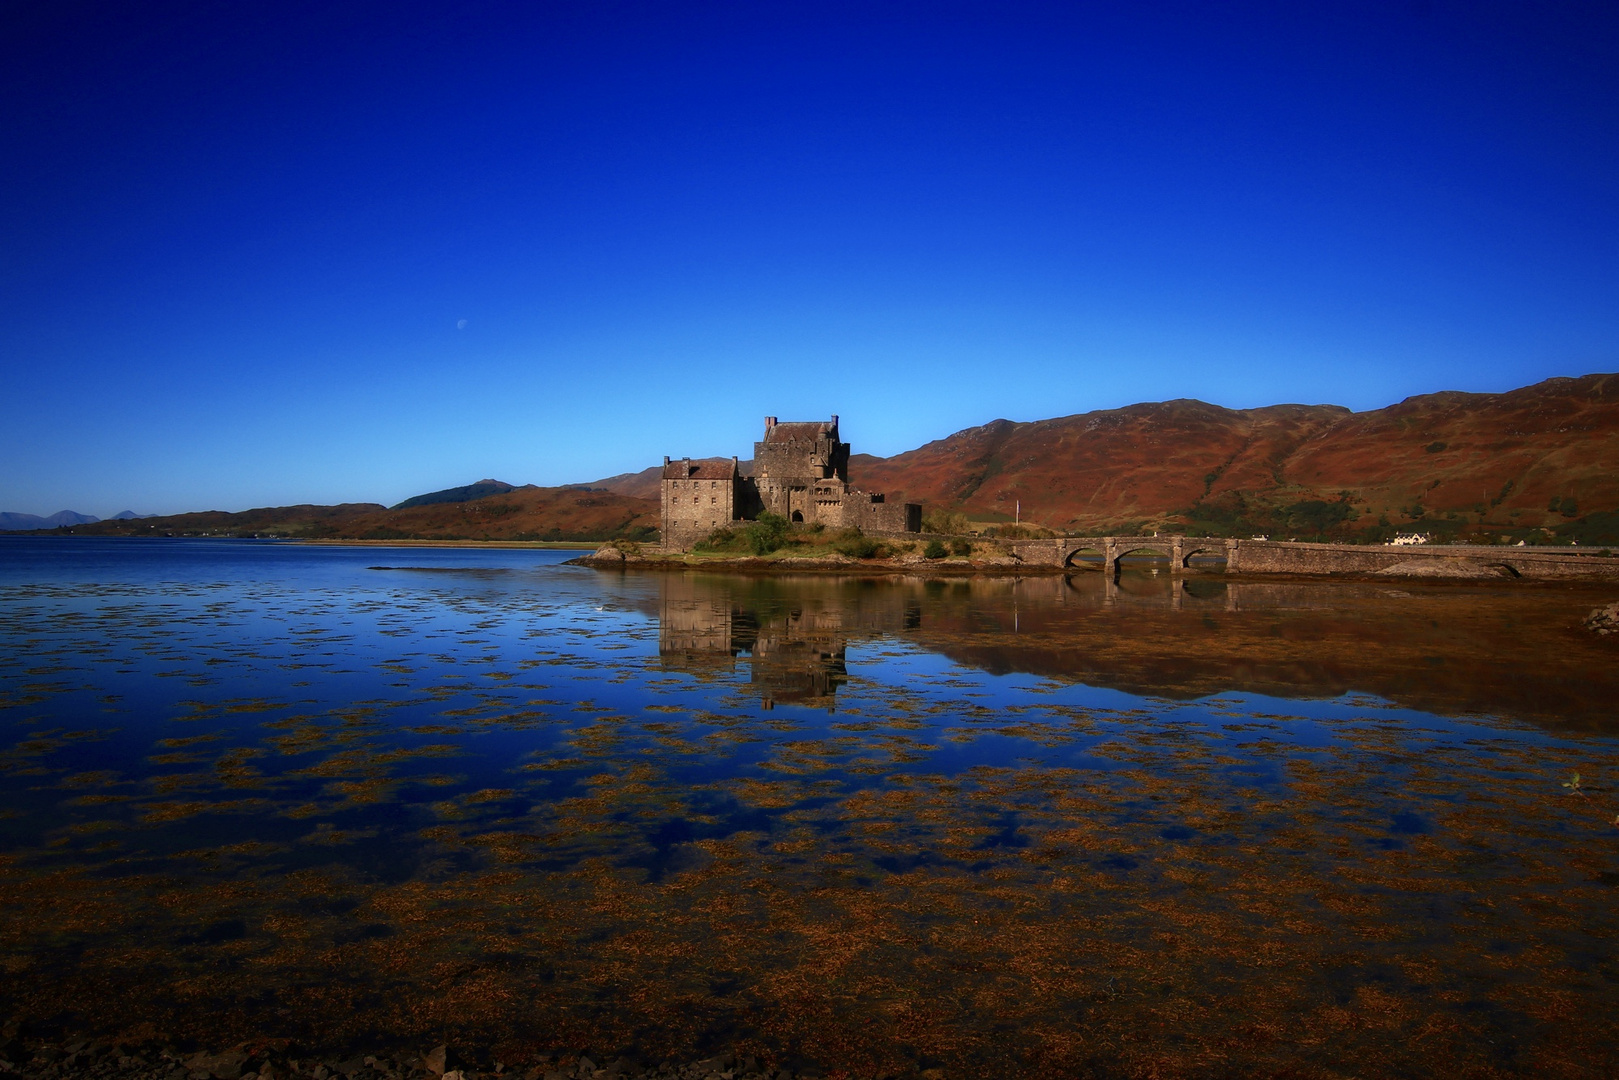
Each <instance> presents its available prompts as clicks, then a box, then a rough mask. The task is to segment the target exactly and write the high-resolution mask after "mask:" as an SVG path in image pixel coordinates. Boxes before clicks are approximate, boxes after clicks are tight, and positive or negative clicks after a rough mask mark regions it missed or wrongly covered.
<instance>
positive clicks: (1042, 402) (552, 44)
mask: <svg viewBox="0 0 1619 1080" xmlns="http://www.w3.org/2000/svg"><path fill="white" fill-rule="evenodd" d="M1614 370H1619V5H1615V4H1613V3H1611V2H1602V3H1591V4H1573V3H1556V2H1539V3H1536V2H1529V0H1515V2H1512V3H1489V2H1477V0H1466V2H1457V3H1450V2H1444V0H1433V2H1423V0H1415V2H1406V3H1397V4H1396V3H1390V4H1369V3H1329V4H1300V3H1297V2H1294V0H1287V2H1282V3H1276V4H1253V3H1241V2H1207V0H1199V2H1196V3H1185V4H1155V3H1134V2H1130V3H1126V2H1122V0H1121V2H1116V3H1077V2H1076V3H1064V4H1052V5H1041V4H1020V3H1015V2H1013V3H1008V2H1001V0H985V2H982V3H952V2H950V0H926V2H921V3H915V4H905V3H886V4H885V3H871V2H870V0H863V2H859V3H848V4H843V3H839V2H837V0H814V2H810V3H794V2H790V0H770V2H761V0H754V2H750V3H736V4H732V3H725V2H717V0H716V2H682V0H661V2H656V3H634V2H610V0H554V2H539V3H524V4H512V5H505V4H495V3H479V2H476V0H474V2H469V3H455V4H433V5H426V4H417V3H412V2H409V0H387V2H370V0H319V2H297V0H277V2H275V3H262V4H261V3H252V2H243V0H223V2H219V3H168V2H163V0H144V2H142V3H133V4H131V3H117V4H114V3H100V4H97V3H83V2H75V0H53V2H51V3H24V2H21V0H0V395H3V396H0V400H3V405H4V413H3V421H0V510H11V511H21V512H30V513H41V514H48V513H52V512H54V511H56V510H60V509H64V508H71V509H74V510H78V511H81V512H86V513H95V514H100V515H103V516H105V515H108V514H111V513H113V512H115V511H118V510H121V509H125V508H129V509H134V510H136V511H140V512H163V513H169V512H177V511H183V510H196V509H210V508H217V509H227V510H237V509H245V508H247V507H251V506H264V505H278V504H286V503H293V502H339V501H379V502H387V503H392V502H396V501H398V500H399V499H402V498H404V497H406V496H409V495H412V494H416V493H419V492H423V491H428V490H433V489H436V488H441V487H446V486H451V485H455V484H463V483H469V482H471V481H473V480H477V479H479V478H482V477H486V476H493V477H497V478H499V479H502V480H507V481H510V482H512V483H539V484H554V483H563V482H576V481H583V480H590V479H593V478H596V477H600V476H605V475H608V474H611V473H615V472H622V471H630V470H635V469H640V468H643V467H645V466H647V465H650V464H654V463H656V462H657V461H659V460H661V455H663V454H672V455H676V456H679V455H683V454H690V455H693V456H697V455H706V454H726V455H729V454H732V453H739V454H742V455H744V456H746V455H747V454H748V453H749V452H750V450H751V444H752V441H753V440H754V439H756V438H758V437H759V431H760V429H761V427H762V418H763V416H764V415H765V414H767V413H773V414H777V415H780V416H782V417H783V418H803V419H808V418H817V417H822V416H825V415H827V414H830V413H834V412H836V413H839V414H841V416H842V418H843V431H844V436H845V438H847V439H849V440H850V441H851V442H853V443H854V447H855V450H856V451H864V452H870V453H877V454H884V455H887V454H893V453H897V452H899V451H902V450H906V449H909V448H911V447H914V446H917V445H920V444H921V443H923V442H926V441H928V440H931V439H935V438H940V437H943V436H944V435H947V434H949V433H950V432H952V431H956V430H959V429H960V428H963V427H968V426H971V425H974V424H979V423H984V422H987V421H989V420H992V419H995V418H996V417H1008V418H1011V419H1018V420H1028V419H1038V418H1041V417H1048V416H1061V415H1066V414H1070V413H1075V412H1083V411H1086V410H1089V409H1096V408H1109V407H1114V406H1119V405H1126V404H1130V403H1132V402H1136V401H1156V400H1163V399H1167V398H1176V397H1197V398H1202V399H1204V400H1206V401H1212V402H1216V403H1219V404H1222V405H1228V406H1232V407H1244V406H1255V405H1264V404H1272V403H1276V402H1287V401H1299V402H1310V403H1316V402H1334V403H1338V404H1343V405H1348V406H1350V407H1352V408H1356V409H1368V408H1377V407H1380V406H1383V405H1387V404H1389V403H1391V402H1394V401H1398V400H1399V399H1401V398H1403V397H1406V396H1408V395H1411V394H1418V393H1426V392H1430V391H1434V390H1441V389H1462V390H1479V391H1496V390H1505V389H1510V388H1512V387H1515V386H1521V385H1524V384H1527V383H1531V382H1535V381H1538V380H1540V379H1542V378H1545V377H1548V376H1551V375H1580V374H1585V373H1588V372H1592V371H1614Z"/></svg>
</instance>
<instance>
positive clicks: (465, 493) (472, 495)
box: [391, 480, 515, 510]
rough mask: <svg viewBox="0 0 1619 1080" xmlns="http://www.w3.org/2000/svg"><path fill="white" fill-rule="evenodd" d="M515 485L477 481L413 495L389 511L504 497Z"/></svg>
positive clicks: (502, 482) (492, 481)
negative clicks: (493, 496)
mask: <svg viewBox="0 0 1619 1080" xmlns="http://www.w3.org/2000/svg"><path fill="white" fill-rule="evenodd" d="M514 487H515V485H512V484H508V483H505V482H504V481H501V480H479V481H478V482H477V483H476V484H466V485H464V486H462V487H453V488H445V489H444V490H442V491H430V492H428V493H427V494H426V495H413V496H411V497H410V498H408V499H406V500H405V501H404V502H402V503H397V504H395V505H394V506H393V507H391V509H394V510H408V509H410V508H411V507H413V506H432V505H433V504H434V503H463V502H471V501H472V500H474V499H482V498H486V497H488V496H490V495H504V494H506V492H508V491H511V490H513V489H514Z"/></svg>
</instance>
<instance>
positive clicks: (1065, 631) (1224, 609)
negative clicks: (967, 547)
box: [659, 573, 1619, 726]
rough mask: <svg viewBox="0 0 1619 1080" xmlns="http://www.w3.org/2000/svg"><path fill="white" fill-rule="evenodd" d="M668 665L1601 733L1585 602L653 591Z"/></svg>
mask: <svg viewBox="0 0 1619 1080" xmlns="http://www.w3.org/2000/svg"><path fill="white" fill-rule="evenodd" d="M660 589H661V594H660V617H661V630H660V634H659V652H660V654H661V656H662V659H663V664H664V666H665V667H667V668H670V669H678V670H683V671H691V672H697V673H703V672H713V671H714V669H715V668H716V667H721V668H725V669H731V668H734V667H735V665H736V662H737V659H738V658H739V657H743V656H745V657H746V658H747V663H748V665H749V671H750V681H751V684H752V686H753V687H754V689H755V690H756V692H757V693H758V694H759V695H760V697H761V698H762V699H763V700H764V701H765V702H766V703H767V704H773V703H775V702H789V701H790V702H797V703H802V704H812V705H817V706H823V707H831V706H832V705H833V703H834V697H835V694H836V692H837V688H838V686H840V685H841V684H842V683H843V682H844V680H845V678H846V663H847V660H846V649H847V645H848V643H849V641H850V640H851V639H853V640H861V639H869V638H876V637H882V636H888V635H900V634H903V635H905V636H906V637H907V638H908V639H910V640H911V641H913V642H914V643H916V644H918V645H921V646H923V647H925V648H927V649H929V650H932V651H935V652H938V653H941V654H943V655H945V656H948V657H950V658H951V659H953V660H955V661H957V662H958V663H962V664H966V665H969V666H972V667H975V668H980V669H983V670H987V671H991V672H996V673H1009V672H1027V673H1032V674H1038V675H1046V676H1051V677H1055V678H1061V679H1072V680H1077V681H1080V682H1083V683H1086V684H1089V685H1095V686H1103V687H1109V688H1113V689H1119V690H1125V691H1129V692H1131V693H1136V694H1149V695H1157V696H1165V697H1177V698H1180V697H1201V696H1206V695H1209V694H1216V693H1220V692H1225V691H1247V692H1258V693H1265V694H1272V695H1276V696H1279V697H1304V698H1321V697H1336V696H1339V695H1341V694H1344V693H1348V692H1352V691H1353V692H1364V693H1370V694H1375V695H1377V696H1379V697H1383V698H1387V699H1389V700H1391V701H1394V702H1396V703H1398V704H1401V705H1406V706H1409V707H1413V708H1420V709H1424V710H1427V711H1431V712H1436V713H1441V714H1456V713H1500V714H1504V715H1512V716H1520V717H1523V718H1525V719H1535V720H1540V721H1548V722H1558V723H1575V724H1579V725H1581V726H1609V725H1611V724H1612V723H1613V721H1612V720H1611V719H1610V718H1609V713H1610V711H1611V710H1610V708H1609V705H1610V703H1611V702H1612V701H1613V700H1614V697H1615V692H1616V691H1619V676H1616V675H1615V665H1614V664H1613V659H1614V658H1613V656H1612V653H1613V649H1612V647H1611V643H1610V642H1606V641H1604V640H1602V639H1599V638H1596V637H1595V636H1594V635H1590V634H1588V633H1587V632H1586V631H1584V630H1583V629H1582V628H1581V627H1580V620H1581V618H1582V617H1583V616H1584V615H1585V613H1586V612H1588V611H1589V610H1590V609H1591V608H1592V607H1594V606H1596V605H1597V604H1599V603H1603V602H1607V601H1608V600H1610V599H1611V596H1609V595H1608V594H1609V593H1610V592H1611V588H1610V589H1606V590H1605V589H1603V588H1601V587H1597V588H1596V589H1593V588H1592V587H1590V586H1584V585H1581V586H1564V585H1559V586H1555V587H1541V586H1538V585H1534V586H1526V585H1524V584H1522V583H1517V584H1507V585H1495V584H1491V585H1482V586H1481V585H1465V586H1463V585H1456V584H1452V583H1446V584H1443V585H1431V584H1406V583H1402V584H1401V585H1400V586H1398V587H1391V586H1388V585H1382V584H1376V583H1349V582H1343V583H1339V582H1287V583H1282V582H1243V581H1226V580H1224V579H1222V578H1220V577H1219V576H1215V575H1210V576H1194V577H1188V578H1184V579H1182V578H1171V577H1170V576H1169V575H1168V574H1163V575H1152V574H1145V573H1143V574H1132V573H1126V574H1124V575H1123V576H1122V577H1121V578H1120V579H1119V580H1118V581H1113V580H1111V579H1110V578H1108V577H1107V576H1105V575H1103V574H1099V573H1096V574H1077V575H1073V576H1070V577H1066V578H1063V577H1035V578H1022V579H1015V578H972V579H946V580H928V579H919V578H895V579H891V580H873V579H870V578H861V579H843V578H832V577H808V576H806V577H803V578H780V577H773V578H757V577H745V576H725V575H695V574H694V575H664V576H662V578H661V585H660Z"/></svg>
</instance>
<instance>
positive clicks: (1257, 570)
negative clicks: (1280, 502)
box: [1000, 536, 1619, 579]
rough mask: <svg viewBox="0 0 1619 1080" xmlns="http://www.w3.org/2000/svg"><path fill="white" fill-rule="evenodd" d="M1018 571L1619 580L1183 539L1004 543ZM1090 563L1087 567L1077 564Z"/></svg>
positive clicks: (1499, 559)
mask: <svg viewBox="0 0 1619 1080" xmlns="http://www.w3.org/2000/svg"><path fill="white" fill-rule="evenodd" d="M1000 543H1001V544H1002V545H1003V546H1004V547H1005V548H1006V549H1007V550H1008V551H1010V552H1011V553H1012V554H1013V555H1014V557H1016V558H1017V559H1018V561H1020V562H1021V563H1022V564H1023V565H1025V566H1028V567H1031V568H1033V567H1048V568H1060V569H1074V568H1082V567H1089V566H1093V565H1094V560H1095V558H1096V557H1097V556H1100V557H1101V563H1102V567H1103V569H1105V570H1107V571H1109V572H1111V573H1117V572H1118V570H1119V560H1120V559H1122V558H1124V557H1125V556H1127V555H1145V554H1151V555H1160V556H1162V557H1164V558H1167V559H1168V560H1169V571H1170V573H1172V574H1180V573H1186V572H1189V571H1195V568H1194V567H1192V566H1191V565H1190V564H1191V561H1192V559H1193V558H1194V557H1196V556H1200V555H1201V556H1213V557H1218V558H1223V559H1224V560H1225V563H1226V572H1227V573H1230V574H1312V575H1342V574H1353V575H1373V576H1379V577H1443V578H1597V579H1604V578H1607V579H1612V578H1619V557H1614V558H1610V557H1606V556H1604V555H1602V554H1600V553H1598V552H1594V551H1585V552H1579V551H1570V550H1569V549H1567V548H1556V549H1546V548H1516V547H1496V546H1490V545H1478V546H1473V545H1451V544H1445V545H1433V546H1428V545H1413V546H1411V547H1391V546H1385V545H1380V544H1378V545H1373V544H1299V543H1292V542H1288V541H1280V540H1225V539H1199V538H1197V537H1187V536H1064V537H1058V538H1056V539H1052V540H1003V541H1000ZM1083 555H1089V556H1091V558H1090V559H1089V560H1087V559H1085V558H1083V557H1082V556H1083Z"/></svg>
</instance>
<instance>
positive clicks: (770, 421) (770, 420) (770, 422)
mask: <svg viewBox="0 0 1619 1080" xmlns="http://www.w3.org/2000/svg"><path fill="white" fill-rule="evenodd" d="M775 426H776V418H775V417H774V416H767V417H765V430H766V431H769V430H770V429H771V428H773V427H775Z"/></svg>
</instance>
